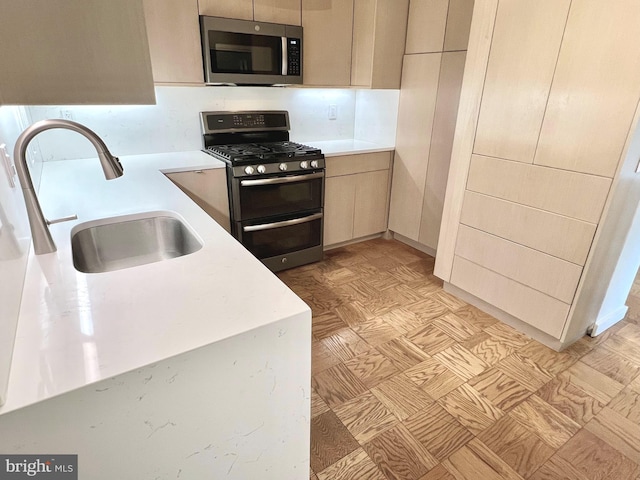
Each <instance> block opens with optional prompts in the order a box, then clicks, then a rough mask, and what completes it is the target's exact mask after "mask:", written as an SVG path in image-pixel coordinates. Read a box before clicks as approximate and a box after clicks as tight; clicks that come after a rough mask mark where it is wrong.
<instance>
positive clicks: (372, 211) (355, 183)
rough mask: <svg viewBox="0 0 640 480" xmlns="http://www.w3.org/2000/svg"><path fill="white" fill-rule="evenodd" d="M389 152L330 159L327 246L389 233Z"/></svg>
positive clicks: (325, 237)
mask: <svg viewBox="0 0 640 480" xmlns="http://www.w3.org/2000/svg"><path fill="white" fill-rule="evenodd" d="M390 166H391V154H390V153H388V152H382V153H373V154H361V155H352V156H341V157H329V158H327V178H326V180H325V201H324V244H325V246H329V245H334V244H337V243H341V242H346V241H349V240H353V239H356V238H361V237H366V236H369V235H375V234H377V233H381V232H384V231H386V229H387V217H388V212H387V209H388V202H389V169H390Z"/></svg>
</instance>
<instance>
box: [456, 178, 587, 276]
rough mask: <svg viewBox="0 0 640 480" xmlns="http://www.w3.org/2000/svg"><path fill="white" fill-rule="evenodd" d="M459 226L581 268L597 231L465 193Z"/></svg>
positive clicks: (566, 219) (584, 224)
mask: <svg viewBox="0 0 640 480" xmlns="http://www.w3.org/2000/svg"><path fill="white" fill-rule="evenodd" d="M460 223H462V224H464V225H468V226H470V227H474V228H477V229H478V230H482V231H484V232H487V233H491V234H493V235H496V236H498V237H501V238H504V239H507V240H511V241H512V242H515V243H519V244H521V245H525V246H527V247H530V248H533V249H536V250H540V251H541V252H544V253H548V254H549V255H553V256H555V257H558V258H562V259H563V260H567V261H568V262H572V263H575V264H576V265H584V262H585V260H586V259H587V254H588V253H589V248H590V247H591V241H592V240H593V235H594V234H595V231H596V226H595V225H594V224H592V223H587V222H582V221H580V220H574V219H573V218H569V217H564V216H561V215H556V214H554V213H549V212H545V211H543V210H538V209H536V208H531V207H525V206H524V205H518V204H517V203H512V202H507V201H504V200H499V199H497V198H494V197H488V196H486V195H480V194H479V193H474V192H469V191H467V192H466V193H465V196H464V205H463V207H462V216H461V220H460Z"/></svg>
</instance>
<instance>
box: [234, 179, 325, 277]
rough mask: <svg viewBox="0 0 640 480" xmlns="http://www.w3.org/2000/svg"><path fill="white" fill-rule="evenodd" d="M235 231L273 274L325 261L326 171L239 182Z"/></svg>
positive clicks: (237, 182)
mask: <svg viewBox="0 0 640 480" xmlns="http://www.w3.org/2000/svg"><path fill="white" fill-rule="evenodd" d="M231 183H232V185H230V187H231V189H230V191H231V197H232V198H231V209H232V212H231V216H232V231H233V234H234V236H235V237H236V238H237V239H238V240H240V242H241V243H242V244H243V245H244V246H245V248H247V249H248V250H249V251H250V252H251V253H253V254H254V255H255V256H256V257H257V258H259V259H260V260H261V261H262V262H263V263H264V264H265V265H267V267H269V268H270V269H271V270H272V271H279V270H283V269H285V268H291V267H295V266H298V265H303V264H306V263H310V262H314V261H318V260H321V259H322V236H323V206H324V170H322V169H318V170H312V171H305V172H302V173H294V174H287V175H279V174H278V175H272V176H267V177H262V176H261V177H259V178H256V177H248V178H247V177H245V178H234V179H233V180H232V182H231Z"/></svg>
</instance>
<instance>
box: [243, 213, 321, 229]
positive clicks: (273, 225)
mask: <svg viewBox="0 0 640 480" xmlns="http://www.w3.org/2000/svg"><path fill="white" fill-rule="evenodd" d="M320 218H322V213H314V214H313V215H309V216H308V217H302V218H294V219H293V220H285V221H283V222H274V223H263V224H261V225H247V226H246V227H242V230H243V231H245V232H259V231H260V230H271V229H273V228H280V227H290V226H291V225H299V224H301V223H307V222H313V221H314V220H318V219H320Z"/></svg>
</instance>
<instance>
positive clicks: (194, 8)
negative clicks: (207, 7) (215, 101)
mask: <svg viewBox="0 0 640 480" xmlns="http://www.w3.org/2000/svg"><path fill="white" fill-rule="evenodd" d="M144 16H145V19H146V23H147V37H148V38H149V53H150V54H151V67H152V69H153V80H154V81H155V82H156V83H203V81H204V77H203V73H202V71H203V68H202V48H201V46H200V27H199V25H198V0H144ZM176 31H179V32H180V35H175V32H176Z"/></svg>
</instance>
